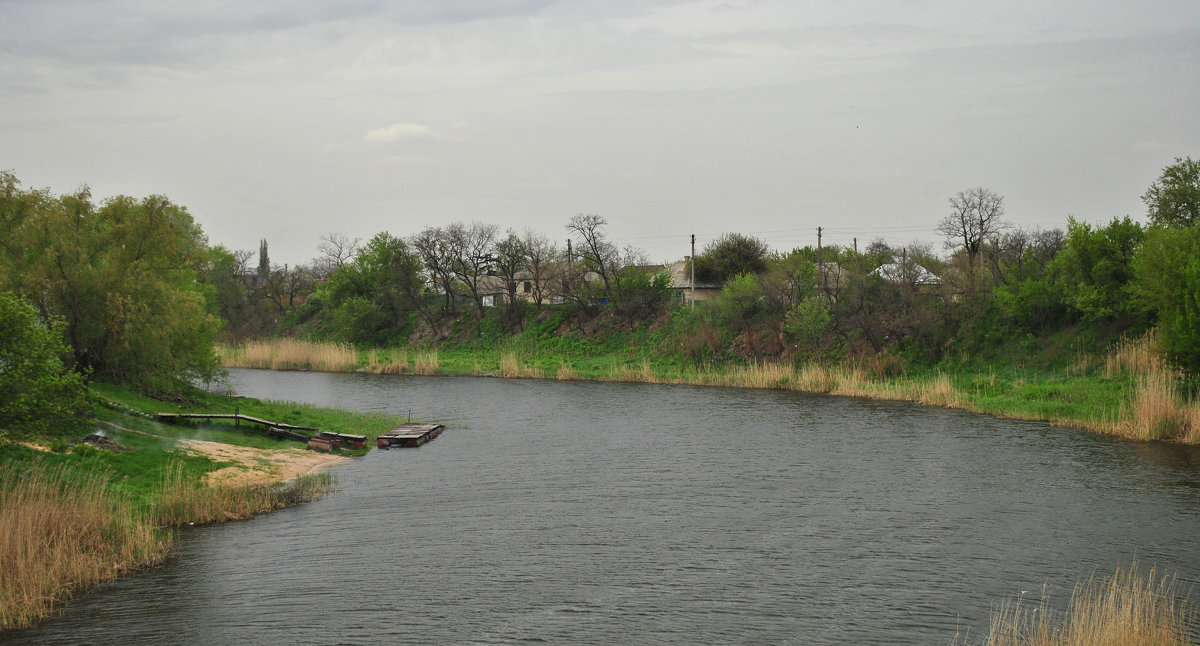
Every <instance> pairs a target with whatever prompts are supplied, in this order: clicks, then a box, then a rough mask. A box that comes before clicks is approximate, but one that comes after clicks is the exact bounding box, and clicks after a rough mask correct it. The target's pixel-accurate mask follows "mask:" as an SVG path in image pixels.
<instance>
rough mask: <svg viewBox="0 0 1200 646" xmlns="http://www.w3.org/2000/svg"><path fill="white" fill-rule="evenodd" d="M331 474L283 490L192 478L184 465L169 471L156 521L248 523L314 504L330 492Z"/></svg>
mask: <svg viewBox="0 0 1200 646" xmlns="http://www.w3.org/2000/svg"><path fill="white" fill-rule="evenodd" d="M330 482H331V477H330V475H329V474H327V473H318V474H313V475H307V476H301V477H299V478H295V479H293V480H290V481H288V482H285V483H283V484H282V485H279V486H261V485H260V486H251V487H238V486H228V485H212V484H206V483H205V482H204V481H202V480H198V479H194V478H188V477H186V476H185V475H184V473H183V468H182V466H181V465H178V464H176V465H173V466H172V467H170V468H168V469H167V473H166V475H165V477H164V478H163V485H162V493H161V495H160V497H159V500H158V504H157V505H156V508H155V521H156V522H158V523H159V524H160V525H163V526H167V527H181V526H184V525H189V524H208V523H223V522H226V521H230V520H245V519H247V518H250V517H251V516H254V515H255V514H261V513H265V512H269V511H272V510H275V509H281V508H283V507H287V506H289V505H294V504H298V503H301V502H305V501H307V500H312V499H313V498H316V497H318V496H320V495H322V494H324V493H326V492H327V491H328V490H329V486H330Z"/></svg>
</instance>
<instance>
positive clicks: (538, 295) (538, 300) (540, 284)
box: [523, 231, 562, 307]
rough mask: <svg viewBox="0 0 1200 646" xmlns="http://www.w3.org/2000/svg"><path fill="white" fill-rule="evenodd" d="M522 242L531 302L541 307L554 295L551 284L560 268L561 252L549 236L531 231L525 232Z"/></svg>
mask: <svg viewBox="0 0 1200 646" xmlns="http://www.w3.org/2000/svg"><path fill="white" fill-rule="evenodd" d="M523 242H524V245H525V253H526V260H527V262H528V264H527V265H526V266H525V268H526V269H528V270H529V278H530V280H529V283H530V284H529V286H530V288H531V289H532V292H533V302H534V303H535V304H537V306H538V307H541V306H542V304H543V303H544V302H546V300H548V299H549V298H550V297H552V296H553V295H554V292H555V290H554V289H553V287H552V284H553V282H554V280H555V279H556V278H558V276H559V274H560V272H561V269H562V259H561V252H559V250H558V246H557V245H555V244H554V242H553V241H552V240H550V238H548V237H546V236H544V235H540V234H536V233H534V232H533V231H526V232H525V237H524V240H523Z"/></svg>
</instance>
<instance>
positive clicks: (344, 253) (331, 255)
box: [313, 233, 362, 278]
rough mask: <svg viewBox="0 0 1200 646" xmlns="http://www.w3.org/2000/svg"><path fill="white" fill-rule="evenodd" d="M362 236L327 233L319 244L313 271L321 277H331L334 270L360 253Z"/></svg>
mask: <svg viewBox="0 0 1200 646" xmlns="http://www.w3.org/2000/svg"><path fill="white" fill-rule="evenodd" d="M361 240H362V239H361V238H351V237H350V236H348V235H346V234H344V233H327V234H325V235H323V236H321V244H319V245H317V252H318V255H317V258H316V259H315V260H313V271H314V273H316V275H317V276H318V277H320V278H329V277H330V276H332V275H333V272H335V271H337V270H339V269H341V268H342V266H343V265H345V264H346V263H348V262H350V261H351V260H352V259H353V258H354V256H355V254H357V253H358V243H359V242H360V241H361Z"/></svg>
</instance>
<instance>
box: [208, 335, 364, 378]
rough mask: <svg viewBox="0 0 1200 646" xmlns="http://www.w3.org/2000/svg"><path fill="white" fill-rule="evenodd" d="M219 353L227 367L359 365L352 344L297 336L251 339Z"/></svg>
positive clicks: (338, 368)
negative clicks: (303, 339) (318, 340)
mask: <svg viewBox="0 0 1200 646" xmlns="http://www.w3.org/2000/svg"><path fill="white" fill-rule="evenodd" d="M217 354H218V356H219V357H220V359H221V365H223V366H225V367H227V368H267V369H270V370H321V371H325V372H350V371H353V370H356V369H357V368H358V352H357V351H356V350H355V349H354V346H352V345H350V344H348V343H312V342H309V341H300V340H297V339H273V340H269V341H247V342H245V343H243V344H241V345H237V346H226V345H220V346H217Z"/></svg>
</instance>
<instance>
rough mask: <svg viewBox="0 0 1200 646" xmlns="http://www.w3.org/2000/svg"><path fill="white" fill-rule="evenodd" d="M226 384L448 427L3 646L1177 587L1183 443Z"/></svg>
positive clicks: (796, 639)
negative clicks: (1159, 575)
mask: <svg viewBox="0 0 1200 646" xmlns="http://www.w3.org/2000/svg"><path fill="white" fill-rule="evenodd" d="M231 380H232V384H233V387H234V390H235V391H236V392H239V393H241V394H245V395H250V396H254V397H261V398H268V399H283V400H291V401H302V402H309V403H315V404H321V405H331V406H339V407H344V408H350V409H354V410H360V411H384V412H389V413H396V414H400V415H408V414H410V412H411V414H412V415H413V416H415V417H421V418H425V419H429V420H438V421H441V422H444V423H446V424H447V426H448V430H447V431H446V432H444V433H443V434H442V435H441V436H440V437H438V438H437V439H436V440H434V441H433V442H431V443H429V444H426V445H425V446H423V447H421V448H418V449H397V450H391V451H376V450H373V451H371V452H370V453H369V454H368V455H367V456H365V457H363V458H360V459H356V460H352V461H351V462H349V463H347V464H345V465H343V466H340V467H338V468H337V469H336V471H335V474H336V476H337V479H338V482H339V485H340V489H339V491H338V492H337V493H334V494H332V495H330V496H328V497H326V498H324V499H322V500H320V501H317V502H314V503H312V504H308V505H304V506H301V507H297V508H293V509H289V510H284V511H281V512H277V513H274V514H270V515H267V516H262V517H259V518H256V519H254V520H251V521H248V522H244V523H233V524H228V525H220V526H212V527H205V528H200V529H195V530H189V531H187V532H184V534H183V535H182V538H181V541H180V543H179V546H178V549H177V550H176V553H175V555H174V556H173V557H172V558H171V559H170V561H169V562H168V563H167V564H166V565H165V566H164V567H162V568H159V569H156V570H153V571H151V572H149V573H147V574H145V575H142V576H138V577H135V578H131V579H127V580H124V581H120V582H117V583H115V584H112V585H109V586H106V587H104V588H102V589H100V590H99V591H96V592H94V593H91V594H88V595H85V596H83V597H82V598H80V599H77V600H76V601H75V602H73V603H72V604H70V605H69V606H68V607H67V609H66V611H65V612H64V614H63V616H62V617H61V618H59V619H56V620H53V621H50V622H48V623H46V624H45V625H43V626H42V627H40V628H37V629H35V630H32V631H27V632H23V633H15V634H11V635H9V636H7V639H6V638H0V641H8V642H10V643H14V644H26V643H28V644H81V643H89V644H120V645H131V644H163V643H173V644H270V645H274V644H279V645H284V644H286V645H288V646H291V645H293V644H521V643H528V642H544V643H555V644H744V643H760V644H847V643H854V644H946V643H948V642H949V641H950V640H951V639H952V638H953V637H954V635H955V633H956V632H959V633H963V632H966V631H970V635H971V636H973V637H977V636H978V635H979V634H980V633H981V632H984V631H986V628H987V620H988V617H989V614H990V612H991V610H993V609H994V608H996V607H997V606H998V605H999V604H1000V603H1001V602H1004V601H1006V600H1013V599H1016V598H1018V597H1021V598H1023V599H1025V600H1027V601H1028V602H1031V603H1036V601H1037V600H1038V599H1039V598H1040V596H1041V595H1042V594H1043V590H1044V591H1045V593H1046V594H1047V595H1048V596H1049V598H1050V600H1051V602H1052V603H1055V604H1058V605H1061V604H1062V603H1063V600H1064V599H1065V598H1066V597H1067V596H1068V595H1069V594H1070V591H1071V589H1072V587H1073V586H1074V585H1075V584H1076V583H1077V582H1078V581H1081V580H1084V579H1086V578H1087V577H1089V576H1090V575H1093V574H1096V575H1100V576H1103V575H1107V574H1111V573H1112V572H1113V571H1114V570H1115V569H1116V568H1117V567H1120V566H1128V565H1129V564H1130V563H1131V562H1133V561H1134V560H1135V559H1136V561H1137V562H1138V563H1139V564H1140V566H1141V568H1142V569H1143V570H1145V569H1148V568H1149V567H1150V566H1152V565H1153V566H1157V567H1158V569H1159V571H1161V572H1167V573H1171V574H1176V575H1177V576H1178V578H1179V580H1180V583H1181V584H1182V585H1183V586H1184V587H1190V586H1193V585H1195V584H1196V583H1197V582H1200V559H1198V558H1197V556H1198V555H1200V451H1198V450H1197V449H1196V448H1194V447H1178V446H1166V445H1151V444H1142V443H1134V442H1128V441H1124V440H1120V439H1115V438H1110V437H1103V436H1098V435H1093V434H1090V433H1085V432H1080V431H1074V430H1069V429H1060V428H1054V427H1051V426H1049V425H1047V424H1044V423H1035V422H1022V421H1013V420H999V419H994V418H991V417H987V416H980V415H973V414H969V413H965V412H961V411H951V410H940V409H930V408H922V407H919V406H916V405H912V404H907V403H894V402H875V401H865V400H858V399H848V398H835V397H821V396H811V395H804V394H797V393H790V392H776V391H757V390H733V389H722V388H700V387H689V386H656V385H644V384H613V383H585V382H557V381H538V380H501V379H488V378H464V377H411V376H382V375H360V374H322V373H299V372H290V373H289V372H267V371H252V370H234V371H231ZM1193 598H1194V595H1193Z"/></svg>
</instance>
